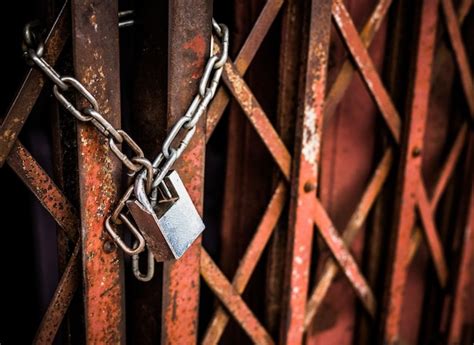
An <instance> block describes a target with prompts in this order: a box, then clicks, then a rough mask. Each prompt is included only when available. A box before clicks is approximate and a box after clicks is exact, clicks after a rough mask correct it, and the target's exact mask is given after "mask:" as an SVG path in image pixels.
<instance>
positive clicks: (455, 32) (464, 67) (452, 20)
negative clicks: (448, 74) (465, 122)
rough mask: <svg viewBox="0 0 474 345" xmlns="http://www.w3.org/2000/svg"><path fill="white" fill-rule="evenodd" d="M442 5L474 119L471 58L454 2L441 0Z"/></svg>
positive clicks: (465, 93) (473, 83) (467, 100)
mask: <svg viewBox="0 0 474 345" xmlns="http://www.w3.org/2000/svg"><path fill="white" fill-rule="evenodd" d="M441 5H442V8H443V12H444V15H445V18H446V26H447V27H448V33H449V38H450V40H451V45H452V47H453V50H454V57H455V58H456V62H457V66H458V68H459V74H460V77H461V82H462V86H463V90H464V95H465V97H466V102H467V105H468V107H469V111H470V114H471V118H473V119H474V81H473V79H472V73H471V68H470V66H469V58H468V56H467V53H466V50H465V48H464V44H463V42H462V36H461V30H460V28H459V21H458V17H457V16H456V11H455V10H454V6H453V2H452V1H451V0H441Z"/></svg>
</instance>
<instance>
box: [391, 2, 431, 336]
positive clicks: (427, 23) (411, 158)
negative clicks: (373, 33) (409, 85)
mask: <svg viewBox="0 0 474 345" xmlns="http://www.w3.org/2000/svg"><path fill="white" fill-rule="evenodd" d="M437 18H438V1H437V0H424V1H423V5H422V10H421V19H420V30H419V33H418V34H419V36H418V46H417V55H416V62H415V64H416V65H415V76H414V78H415V79H414V83H413V96H412V97H413V98H412V103H411V108H410V110H409V112H408V113H409V114H408V116H407V119H406V120H405V128H404V129H405V133H406V135H405V141H404V142H403V146H402V155H401V157H402V158H401V159H402V161H401V170H400V171H401V173H400V176H399V190H398V192H397V193H398V197H397V202H396V211H395V219H396V224H395V225H396V227H395V244H394V252H393V257H392V261H391V263H390V265H391V267H390V268H391V269H390V271H391V275H390V277H389V280H390V282H389V290H388V292H387V296H386V302H385V303H386V309H385V312H386V315H384V321H383V322H384V335H383V337H384V343H385V344H396V343H397V342H398V341H399V337H400V334H399V329H400V318H401V311H402V305H403V295H404V287H405V284H406V280H407V267H408V263H409V250H410V237H411V234H412V229H413V225H414V223H415V206H416V195H417V190H418V188H419V184H420V183H421V182H422V181H420V175H421V174H420V171H421V170H420V169H421V163H422V150H423V139H424V132H425V125H426V117H427V113H428V101H429V93H430V89H431V84H430V80H431V70H432V63H433V55H434V46H435V39H436V25H437Z"/></svg>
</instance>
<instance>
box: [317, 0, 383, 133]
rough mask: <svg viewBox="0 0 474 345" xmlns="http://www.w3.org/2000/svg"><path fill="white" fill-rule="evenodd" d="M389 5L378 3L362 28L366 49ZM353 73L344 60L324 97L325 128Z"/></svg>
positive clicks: (352, 68) (352, 66)
mask: <svg viewBox="0 0 474 345" xmlns="http://www.w3.org/2000/svg"><path fill="white" fill-rule="evenodd" d="M391 4H392V0H381V1H379V2H378V4H377V6H376V7H375V9H374V11H373V12H372V15H371V16H370V17H369V19H368V20H367V21H366V23H365V25H364V28H363V29H362V31H361V32H360V39H361V41H362V43H363V44H364V46H365V47H366V48H368V47H369V46H370V45H371V43H372V41H373V40H374V37H375V35H376V33H377V32H378V30H379V28H380V26H381V24H382V21H383V20H384V18H385V15H386V14H387V12H388V9H389V8H390V5H391ZM354 72H355V68H354V65H353V63H352V61H350V60H349V59H346V61H345V62H344V63H343V65H342V67H341V70H340V71H339V73H338V75H337V77H336V80H335V81H334V84H333V85H332V86H331V89H330V90H329V93H328V95H327V97H326V105H325V106H324V125H325V126H327V123H328V121H329V119H330V118H331V117H332V115H333V114H334V112H335V111H336V107H337V105H338V104H339V103H340V102H341V100H342V98H343V96H344V94H345V92H346V90H347V88H348V87H349V85H350V83H351V81H352V79H353V74H354Z"/></svg>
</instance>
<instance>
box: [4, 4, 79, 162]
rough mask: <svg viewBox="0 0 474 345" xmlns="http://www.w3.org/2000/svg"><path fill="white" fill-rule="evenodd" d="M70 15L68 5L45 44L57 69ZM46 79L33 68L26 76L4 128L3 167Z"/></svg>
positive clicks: (49, 60)
mask: <svg viewBox="0 0 474 345" xmlns="http://www.w3.org/2000/svg"><path fill="white" fill-rule="evenodd" d="M69 25H70V16H69V8H68V2H65V4H64V6H63V7H62V9H61V11H60V13H59V15H58V17H57V19H56V21H55V22H54V24H53V26H52V28H51V30H50V32H49V34H48V37H47V38H46V41H45V52H44V58H45V59H46V61H48V62H49V63H50V64H51V66H54V64H55V63H56V60H57V59H58V57H59V54H60V53H61V51H62V50H63V47H64V44H65V43H66V40H67V39H68V37H69ZM45 80H46V79H45V76H44V75H43V73H42V72H41V71H39V70H37V69H36V68H34V67H32V68H31V69H30V70H29V71H28V74H27V75H26V78H25V80H24V81H23V84H22V86H21V88H20V90H19V91H18V93H17V95H16V97H15V99H14V101H13V103H12V105H11V107H10V109H9V110H8V113H7V115H6V116H5V119H4V120H3V123H2V125H1V127H0V167H2V166H3V164H4V163H5V160H6V159H7V157H8V155H9V153H10V151H11V150H12V148H13V145H14V144H15V142H16V140H17V138H18V135H19V134H20V131H21V129H22V128H23V125H24V124H25V122H26V119H27V118H28V116H29V115H30V113H31V110H32V109H33V106H34V105H35V103H36V101H37V99H38V97H39V95H40V93H41V90H42V89H43V86H44V83H45Z"/></svg>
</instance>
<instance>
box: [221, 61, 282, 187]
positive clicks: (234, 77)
mask: <svg viewBox="0 0 474 345" xmlns="http://www.w3.org/2000/svg"><path fill="white" fill-rule="evenodd" d="M223 80H224V82H225V83H226V85H227V87H228V88H229V90H230V92H231V93H232V94H233V95H234V97H235V99H236V100H237V102H239V104H240V106H241V107H242V110H243V111H244V112H245V114H246V115H247V117H248V119H249V120H250V122H251V123H252V125H253V126H254V127H255V128H256V129H257V131H259V130H262V131H263V133H264V135H261V138H262V140H263V142H264V143H265V146H266V147H267V148H268V150H269V151H270V153H271V155H272V156H273V157H274V158H275V161H276V163H277V164H278V165H279V167H280V170H281V171H282V173H283V174H284V175H285V177H286V178H287V179H289V178H290V166H291V157H290V153H289V152H288V149H287V148H286V147H285V144H283V142H282V140H281V139H280V137H279V136H278V133H277V132H276V130H275V129H274V128H273V126H272V124H271V122H270V120H269V119H268V117H267V116H266V115H265V113H264V112H263V110H262V107H261V106H260V104H259V103H258V101H257V99H256V98H255V97H254V96H253V94H252V91H251V90H250V88H249V87H248V85H247V84H246V83H245V81H244V80H243V79H242V77H241V76H240V74H239V73H238V71H237V68H236V67H234V65H233V64H231V63H226V64H225V68H224V74H223Z"/></svg>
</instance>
